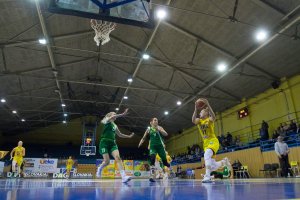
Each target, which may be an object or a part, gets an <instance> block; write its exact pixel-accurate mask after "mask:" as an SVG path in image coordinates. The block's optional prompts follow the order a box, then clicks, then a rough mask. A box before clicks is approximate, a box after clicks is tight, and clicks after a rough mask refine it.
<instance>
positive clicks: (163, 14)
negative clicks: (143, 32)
mask: <svg viewBox="0 0 300 200" xmlns="http://www.w3.org/2000/svg"><path fill="white" fill-rule="evenodd" d="M156 17H157V18H158V19H165V18H166V17H167V11H166V10H164V9H159V10H157V11H156Z"/></svg>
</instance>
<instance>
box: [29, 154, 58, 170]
mask: <svg viewBox="0 0 300 200" xmlns="http://www.w3.org/2000/svg"><path fill="white" fill-rule="evenodd" d="M24 172H25V173H56V172H57V159H47V158H24Z"/></svg>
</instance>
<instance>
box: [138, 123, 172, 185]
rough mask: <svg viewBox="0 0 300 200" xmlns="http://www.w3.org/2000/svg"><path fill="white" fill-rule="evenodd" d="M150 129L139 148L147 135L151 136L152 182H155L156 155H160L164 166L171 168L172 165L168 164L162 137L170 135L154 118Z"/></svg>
mask: <svg viewBox="0 0 300 200" xmlns="http://www.w3.org/2000/svg"><path fill="white" fill-rule="evenodd" d="M150 125H151V126H150V127H148V128H147V130H146V132H145V134H144V136H143V138H142V139H141V141H140V143H139V147H140V146H141V145H142V144H143V142H144V141H145V139H146V137H147V135H150V149H149V151H150V165H151V169H150V173H151V174H150V179H149V180H150V181H151V182H154V174H155V157H156V154H158V155H159V157H160V158H161V160H162V163H163V164H164V166H167V167H170V164H169V163H168V162H167V156H166V151H165V147H164V143H163V141H162V138H161V135H163V136H168V133H167V132H166V131H165V129H164V128H163V127H161V126H159V125H158V120H157V118H152V119H151V121H150Z"/></svg>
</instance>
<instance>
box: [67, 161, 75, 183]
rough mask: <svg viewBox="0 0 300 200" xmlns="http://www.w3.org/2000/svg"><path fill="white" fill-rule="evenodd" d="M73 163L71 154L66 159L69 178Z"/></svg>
mask: <svg viewBox="0 0 300 200" xmlns="http://www.w3.org/2000/svg"><path fill="white" fill-rule="evenodd" d="M73 165H74V161H73V160H72V156H70V157H69V159H68V160H67V161H66V169H67V176H68V178H70V172H71V170H72V167H73Z"/></svg>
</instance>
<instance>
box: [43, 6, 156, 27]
mask: <svg viewBox="0 0 300 200" xmlns="http://www.w3.org/2000/svg"><path fill="white" fill-rule="evenodd" d="M48 10H49V11H50V12H52V13H58V14H63V15H74V16H78V17H84V18H89V19H98V20H104V21H110V22H115V23H121V24H128V25H133V26H140V27H147V28H153V27H154V21H153V12H152V10H151V9H150V0H51V2H50V5H49V9H48Z"/></svg>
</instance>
